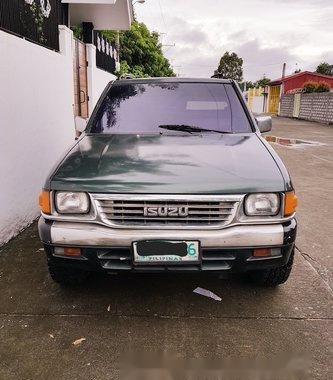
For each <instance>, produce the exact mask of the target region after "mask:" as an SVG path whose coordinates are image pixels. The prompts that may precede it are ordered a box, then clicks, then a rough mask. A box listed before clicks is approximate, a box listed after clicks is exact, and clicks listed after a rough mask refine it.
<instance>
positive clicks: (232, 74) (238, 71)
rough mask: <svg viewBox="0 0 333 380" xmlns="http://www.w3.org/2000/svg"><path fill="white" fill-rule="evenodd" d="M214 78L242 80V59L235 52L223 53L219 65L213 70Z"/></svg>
mask: <svg viewBox="0 0 333 380" xmlns="http://www.w3.org/2000/svg"><path fill="white" fill-rule="evenodd" d="M214 77H215V78H224V79H234V80H235V81H237V82H241V81H242V80H243V59H242V58H240V57H238V55H237V54H236V53H229V52H228V51H227V52H225V53H224V54H223V56H222V57H221V59H220V63H219V66H218V68H217V70H215V72H214Z"/></svg>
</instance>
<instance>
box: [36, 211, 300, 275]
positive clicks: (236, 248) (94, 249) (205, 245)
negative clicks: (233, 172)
mask: <svg viewBox="0 0 333 380" xmlns="http://www.w3.org/2000/svg"><path fill="white" fill-rule="evenodd" d="M38 227H39V234H40V238H41V240H42V242H43V243H44V247H45V251H46V254H47V257H48V260H49V261H52V262H54V263H56V264H57V265H65V266H75V267H77V268H81V269H83V270H89V271H106V272H122V271H134V272H165V271H174V272H198V271H217V272H219V271H220V272H221V271H229V272H244V271H248V270H255V269H265V268H274V267H280V266H283V265H284V264H286V263H287V261H288V259H289V256H290V253H291V251H292V249H293V247H294V242H295V238H296V229H297V224H296V220H295V219H291V220H290V221H287V222H284V223H282V224H271V225H238V226H232V227H228V228H224V229H220V230H201V231H198V230H126V229H112V228H109V227H104V226H101V225H97V224H90V223H71V222H52V221H49V220H45V219H44V218H43V217H41V218H40V220H39V224H38ZM154 239H158V240H199V241H200V246H201V253H202V262H201V263H200V264H197V265H193V264H192V265H187V264H184V265H163V266H162V265H161V266H156V265H154V266H148V265H147V266H142V265H140V266H135V265H134V264H133V259H132V257H133V253H132V243H133V242H134V241H139V240H154ZM55 247H80V248H82V256H81V257H79V258H68V257H63V256H57V255H56V254H55V252H54V248H55ZM254 248H277V249H279V250H280V251H279V254H278V255H276V256H274V257H268V258H254V257H253V256H252V255H253V250H254Z"/></svg>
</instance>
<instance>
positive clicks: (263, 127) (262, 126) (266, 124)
mask: <svg viewBox="0 0 333 380" xmlns="http://www.w3.org/2000/svg"><path fill="white" fill-rule="evenodd" d="M256 120H257V124H258V128H259V131H260V132H261V133H264V132H269V131H270V130H271V129H272V118H271V116H257V117H256Z"/></svg>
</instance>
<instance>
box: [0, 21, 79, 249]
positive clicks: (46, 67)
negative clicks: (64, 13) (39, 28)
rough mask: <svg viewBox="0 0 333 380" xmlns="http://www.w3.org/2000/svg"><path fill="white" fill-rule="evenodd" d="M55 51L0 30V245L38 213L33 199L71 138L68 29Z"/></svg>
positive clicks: (72, 124) (69, 38)
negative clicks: (58, 50)
mask: <svg viewBox="0 0 333 380" xmlns="http://www.w3.org/2000/svg"><path fill="white" fill-rule="evenodd" d="M59 30H60V51H61V53H57V52H53V51H51V50H48V49H46V48H43V47H40V46H38V45H36V44H33V43H31V42H27V41H25V40H24V39H21V38H19V37H15V36H13V35H10V34H8V33H5V32H3V31H1V30H0V57H1V59H0V132H1V134H0V183H1V186H0V245H1V244H3V243H5V242H6V241H8V240H9V239H10V238H11V237H13V236H15V235H16V234H17V233H18V232H19V231H20V230H21V229H23V228H24V227H26V226H27V225H28V224H29V223H31V222H32V221H33V220H34V219H35V218H36V217H37V216H38V213H39V211H38V203H37V197H38V194H39V192H40V190H41V188H42V185H43V183H44V181H45V178H46V176H47V174H48V172H49V170H50V169H51V168H52V166H53V165H54V164H55V163H56V161H57V160H58V159H59V158H60V156H61V154H62V152H63V151H64V150H65V149H66V148H67V147H68V146H69V145H70V144H71V143H72V142H73V141H74V123H73V66H72V32H71V31H70V30H69V29H68V28H66V27H64V26H60V27H59Z"/></svg>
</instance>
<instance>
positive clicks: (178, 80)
mask: <svg viewBox="0 0 333 380" xmlns="http://www.w3.org/2000/svg"><path fill="white" fill-rule="evenodd" d="M232 82H233V81H232V80H231V79H221V78H179V77H159V78H157V77H156V78H135V79H119V80H116V81H115V82H113V85H118V84H119V85H120V84H135V83H232Z"/></svg>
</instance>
